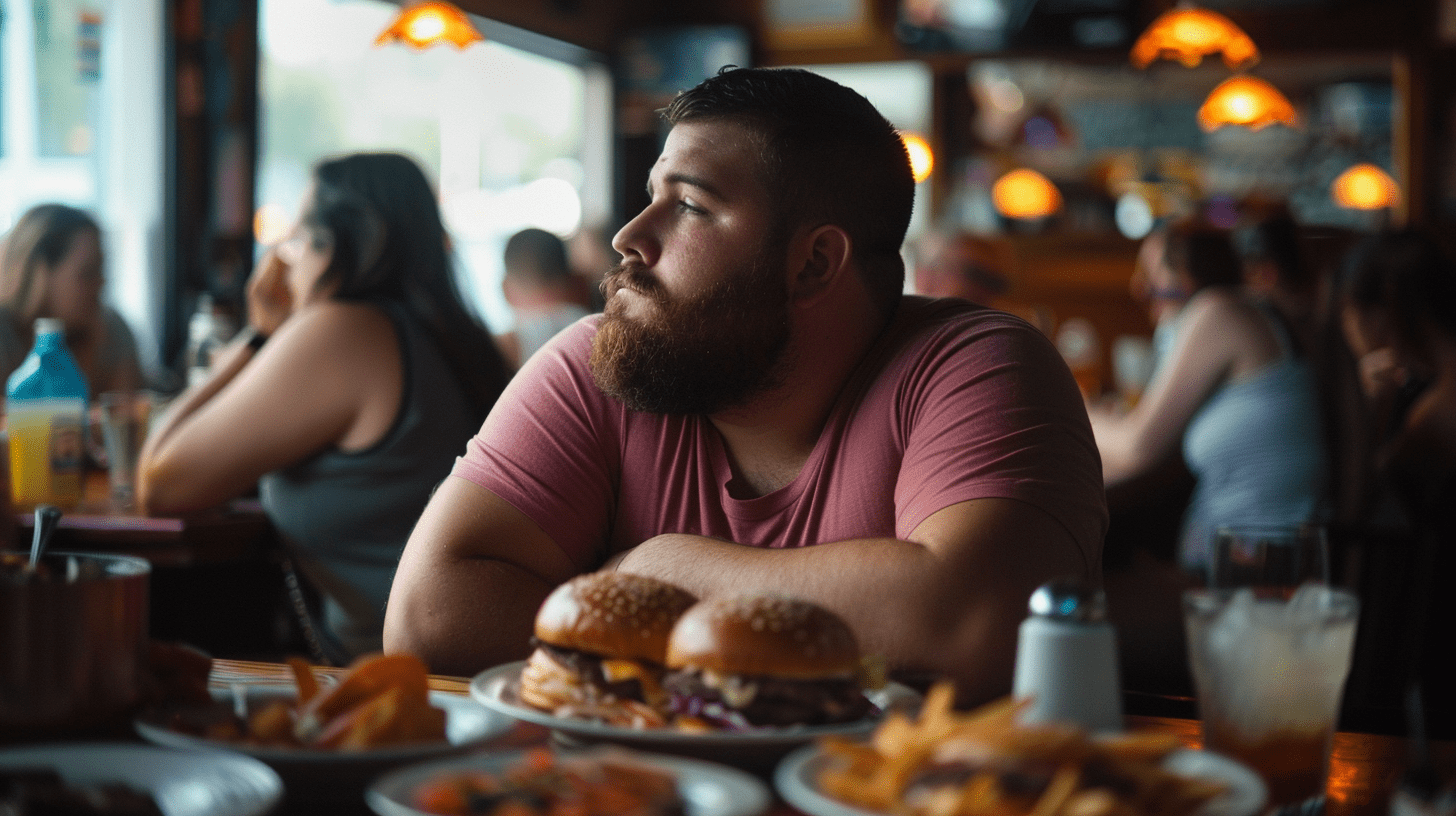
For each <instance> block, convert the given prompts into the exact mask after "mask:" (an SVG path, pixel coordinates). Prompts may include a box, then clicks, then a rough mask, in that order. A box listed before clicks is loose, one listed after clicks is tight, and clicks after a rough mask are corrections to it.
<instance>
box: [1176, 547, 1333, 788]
mask: <svg viewBox="0 0 1456 816" xmlns="http://www.w3.org/2000/svg"><path fill="white" fill-rule="evenodd" d="M1211 555H1212V559H1213V560H1212V561H1211V562H1210V564H1209V568H1210V569H1209V576H1210V577H1209V583H1210V586H1209V587H1208V588H1206V589H1196V590H1190V591H1188V592H1187V593H1185V595H1184V599H1183V608H1184V623H1185V625H1186V627H1187V631H1188V650H1189V657H1190V661H1191V663H1192V667H1193V678H1194V682H1195V684H1196V685H1197V691H1198V705H1199V713H1200V716H1201V717H1202V720H1203V742H1204V747H1205V748H1207V749H1209V750H1212V751H1217V752H1219V753H1222V754H1226V755H1228V756H1231V757H1234V758H1235V759H1238V760H1240V761H1242V762H1244V763H1246V764H1247V765H1249V766H1250V767H1251V768H1253V769H1255V770H1256V771H1258V772H1259V774H1260V775H1261V776H1262V777H1263V778H1264V781H1265V783H1266V784H1267V785H1268V787H1269V802H1270V804H1271V805H1272V806H1274V807H1284V806H1290V805H1298V806H1317V805H1319V804H1320V803H1322V801H1323V797H1324V792H1325V783H1326V780H1327V778H1328V775H1329V756H1330V741H1331V738H1332V736H1333V734H1334V729H1335V723H1336V720H1337V719H1338V716H1339V711H1340V697H1341V695H1342V694H1343V691H1344V685H1345V678H1346V676H1347V675H1348V674H1349V672H1350V660H1351V655H1352V653H1353V651H1354V644H1355V624H1356V620H1357V618H1358V612H1359V604H1358V602H1357V600H1356V598H1355V596H1354V595H1353V594H1352V593H1350V592H1349V591H1347V590H1343V589H1338V588H1334V587H1331V586H1329V585H1328V584H1327V581H1328V577H1329V576H1328V553H1327V549H1326V547H1325V544H1324V538H1323V536H1322V534H1321V532H1320V531H1319V530H1318V529H1315V528H1305V529H1296V528H1282V529H1278V530H1275V529H1261V530H1249V529H1237V528H1235V529H1227V528H1225V529H1221V530H1219V532H1218V534H1217V536H1216V537H1215V541H1214V547H1213V552H1212V554H1211ZM1235 568H1237V569H1235Z"/></svg>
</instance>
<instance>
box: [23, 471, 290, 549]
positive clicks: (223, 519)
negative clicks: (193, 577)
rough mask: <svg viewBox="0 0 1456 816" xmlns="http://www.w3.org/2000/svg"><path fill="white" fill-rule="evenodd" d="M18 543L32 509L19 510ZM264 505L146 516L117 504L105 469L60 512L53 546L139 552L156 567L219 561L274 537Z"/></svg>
mask: <svg viewBox="0 0 1456 816" xmlns="http://www.w3.org/2000/svg"><path fill="white" fill-rule="evenodd" d="M15 521H16V523H17V525H18V527H19V535H18V537H17V540H16V546H17V547H21V548H25V549H28V548H29V547H30V535H31V530H32V529H33V527H34V525H35V515H34V513H32V512H17V513H16V514H15ZM272 536H273V526H272V524H271V522H269V521H268V516H267V515H266V514H265V513H264V512H263V508H262V505H260V504H259V503H258V502H257V501H256V500H253V499H239V500H234V501H231V502H228V503H227V504H225V505H223V506H221V507H215V508H211V509H208V510H204V511H200V512H197V513H189V514H186V515H182V516H146V515H142V514H140V513H138V512H137V511H136V510H135V509H127V508H116V507H114V506H113V505H112V502H111V497H110V486H109V484H108V482H107V478H106V474H105V473H95V472H92V473H88V474H87V476H86V483H85V494H84V495H83V496H82V499H81V503H80V505H78V506H77V507H75V508H74V509H71V510H67V511H65V513H64V514H63V515H62V516H61V521H60V524H58V525H57V527H56V533H55V537H54V539H53V542H54V543H53V544H52V546H53V547H54V548H55V549H58V550H59V549H76V550H88V551H98V552H114V553H123V554H127V555H139V556H142V557H143V558H146V559H147V560H149V561H151V562H152V564H153V565H156V566H169V567H172V566H187V565H190V564H202V563H218V562H225V561H232V560H236V559H239V558H245V557H249V556H252V555H255V554H256V553H258V552H259V551H260V548H261V547H262V546H263V545H264V544H266V543H268V542H271V541H272Z"/></svg>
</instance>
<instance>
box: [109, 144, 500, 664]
mask: <svg viewBox="0 0 1456 816" xmlns="http://www.w3.org/2000/svg"><path fill="white" fill-rule="evenodd" d="M248 312H249V315H248V317H249V321H250V326H249V328H248V329H247V330H245V331H243V332H242V333H241V336H240V337H239V338H238V339H237V340H235V341H234V342H233V343H232V344H231V345H230V346H229V347H228V348H227V349H226V350H224V351H223V352H222V353H221V354H220V355H219V361H218V362H217V363H215V364H214V367H213V374H212V375H211V377H210V378H209V379H207V380H205V381H203V382H202V383H199V384H198V385H197V386H194V387H193V388H190V389H188V390H187V391H186V392H184V393H183V394H182V395H181V396H180V397H179V398H178V399H177V401H176V402H175V403H174V404H173V406H172V408H171V409H169V411H168V413H167V414H166V415H165V417H164V418H163V420H162V421H161V424H160V425H159V427H157V428H156V429H154V430H153V432H152V434H151V436H150V438H149V439H148V440H147V444H146V447H145V449H144V450H143V452H142V457H141V467H140V473H139V476H138V499H139V501H140V503H141V504H142V506H143V507H144V508H145V509H146V510H147V511H148V512H152V513H177V512H184V511H189V510H196V509H200V508H204V507H209V506H213V505H216V504H219V503H220V502H223V501H225V500H227V499H229V498H232V497H234V496H238V495H240V494H242V493H244V492H245V491H247V490H249V489H251V488H252V487H253V485H255V484H257V485H258V486H259V489H260V494H261V496H262V500H263V506H264V508H265V509H266V510H267V512H268V515H269V517H270V518H271V519H272V521H273V523H274V525H275V526H276V527H277V528H278V530H279V531H280V533H282V536H283V539H284V541H285V543H286V545H287V546H288V547H289V550H290V553H291V555H292V557H293V558H294V560H295V561H296V562H297V563H298V565H299V567H300V569H301V571H302V572H303V573H304V575H305V576H306V577H308V578H309V579H311V583H312V585H313V586H314V587H315V588H316V589H317V590H318V591H319V594H320V595H321V597H322V610H321V614H322V622H323V624H324V626H323V630H324V634H325V635H326V636H328V637H330V638H332V640H333V641H336V643H332V644H330V645H332V646H335V647H336V648H335V649H334V653H335V654H338V653H339V652H340V651H341V652H343V653H344V654H345V655H356V654H359V653H362V652H365V651H372V650H377V649H379V648H381V645H382V641H381V632H382V626H383V619H384V606H385V601H386V600H387V598H388V594H389V587H390V583H391V581H392V580H393V576H394V569H395V565H396V563H397V562H398V560H399V554H400V551H401V550H403V548H404V544H405V541H406V539H407V538H408V537H409V533H410V530H411V529H412V528H413V526H414V523H415V521H416V520H418V518H419V515H420V512H421V511H422V510H423V508H424V506H425V503H426V501H427V500H428V498H429V495H430V492H431V491H432V490H433V489H434V487H435V485H436V484H438V483H439V482H440V481H441V480H442V479H444V478H445V476H446V475H448V473H449V471H450V467H451V464H452V463H453V461H454V458H455V456H456V455H457V454H459V453H461V452H462V451H463V450H464V446H465V442H466V441H467V440H468V439H469V438H470V437H471V435H472V434H473V433H474V432H475V431H476V430H477V429H478V428H479V427H480V424H481V422H482V421H483V420H484V418H485V415H486V413H488V412H489V410H490V408H491V406H492V405H493V404H494V402H495V399H496V397H497V396H499V394H500V391H501V389H502V388H503V387H504V386H505V383H506V380H507V378H508V376H509V371H508V369H507V367H506V365H505V364H504V362H503V361H502V359H501V356H500V354H499V352H498V351H497V349H496V347H495V345H494V343H493V342H492V340H491V337H490V335H489V333H487V331H486V329H485V328H484V327H483V326H481V325H480V324H479V322H477V321H476V320H475V319H474V318H473V317H472V316H471V315H470V313H469V311H468V310H467V309H466V307H465V305H464V303H463V302H462V300H461V297H460V294H459V292H458V290H457V288H456V284H455V279H454V276H453V273H452V269H451V265H450V257H449V252H448V239H447V237H446V234H445V229H444V226H443V224H442V222H441V220H440V211H439V207H438V205H437V202H436V199H435V195H434V192H433V191H432V190H431V189H430V186H429V183H428V182H427V181H426V180H425V177H424V175H423V173H421V171H420V169H419V167H418V166H417V165H416V164H415V163H414V162H413V161H411V160H410V159H408V158H406V157H404V156H400V155H396V154H389V153H365V154H354V155H349V156H345V157H342V158H336V159H332V160H328V161H324V162H323V163H321V164H319V165H318V167H317V168H316V169H315V171H314V179H313V186H312V189H311V192H310V194H309V195H308V197H307V200H306V202H305V205H304V209H303V213H302V215H301V216H300V218H299V220H298V222H297V223H296V224H295V225H294V227H293V230H292V232H291V233H290V234H289V236H288V237H287V238H286V239H285V240H284V241H283V242H282V243H280V244H279V245H278V246H276V247H274V248H273V249H271V250H269V251H268V253H267V254H266V255H264V257H263V258H262V260H261V261H260V262H259V265H258V268H257V270H256V271H255V272H254V275H253V278H252V280H250V281H249V284H248ZM264 341H266V343H265V342H264ZM260 480H261V481H260ZM337 647H341V648H337Z"/></svg>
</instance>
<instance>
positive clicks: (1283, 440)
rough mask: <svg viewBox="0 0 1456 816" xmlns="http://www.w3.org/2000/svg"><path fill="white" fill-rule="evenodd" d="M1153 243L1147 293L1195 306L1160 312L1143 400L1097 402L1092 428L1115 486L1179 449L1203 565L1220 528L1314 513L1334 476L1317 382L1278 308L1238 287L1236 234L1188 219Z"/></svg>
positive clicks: (1188, 551) (1184, 552)
mask: <svg viewBox="0 0 1456 816" xmlns="http://www.w3.org/2000/svg"><path fill="white" fill-rule="evenodd" d="M1148 240H1156V241H1160V242H1162V247H1161V249H1162V251H1161V252H1160V253H1157V252H1154V253H1151V257H1147V256H1146V255H1147V254H1146V253H1145V257H1144V258H1143V261H1144V268H1145V272H1144V274H1145V275H1147V278H1148V290H1149V292H1150V293H1155V294H1156V295H1158V296H1161V297H1163V298H1166V299H1168V300H1170V301H1171V300H1174V296H1175V295H1177V296H1180V297H1183V298H1186V302H1184V303H1183V304H1182V305H1181V306H1179V307H1176V311H1175V312H1174V313H1173V314H1172V315H1171V316H1166V315H1165V316H1162V320H1163V321H1164V322H1166V321H1170V320H1171V321H1175V322H1173V323H1172V324H1171V325H1173V326H1174V327H1175V328H1174V331H1173V339H1172V342H1171V344H1170V348H1169V349H1168V351H1167V356H1166V359H1163V360H1162V361H1161V362H1160V363H1159V365H1158V368H1157V372H1156V373H1155V374H1154V376H1153V381H1152V382H1151V383H1150V384H1149V386H1148V389H1147V391H1146V392H1145V393H1144V395H1143V397H1142V399H1140V400H1139V401H1138V403H1137V404H1136V405H1135V406H1134V407H1133V408H1132V409H1131V410H1130V411H1129V412H1127V413H1126V414H1121V415H1118V414H1113V413H1111V412H1109V411H1106V410H1102V409H1096V408H1094V409H1092V410H1091V417H1092V430H1093V433H1094V434H1095V435H1096V437H1097V446H1098V449H1099V450H1100V451H1101V453H1102V468H1103V475H1104V479H1105V480H1106V482H1107V483H1108V484H1109V486H1112V485H1115V484H1117V483H1119V482H1123V481H1125V480H1128V479H1131V478H1133V477H1135V476H1137V475H1139V474H1142V473H1144V472H1145V471H1147V470H1148V469H1150V468H1153V467H1156V466H1158V465H1159V464H1160V463H1161V462H1163V461H1165V460H1166V459H1167V458H1168V457H1170V456H1172V455H1173V454H1174V453H1175V452H1176V450H1177V449H1178V447H1179V446H1181V447H1182V452H1183V457H1184V460H1185V461H1186V462H1187V464H1188V468H1189V470H1190V471H1191V472H1192V473H1193V475H1194V477H1195V478H1196V480H1197V483H1196V485H1195V486H1194V489H1193V495H1192V498H1191V499H1190V501H1189V505H1188V509H1187V511H1186V512H1185V513H1184V517H1183V524H1182V530H1181V532H1180V534H1179V545H1178V558H1179V561H1180V563H1181V564H1182V565H1183V566H1184V567H1185V568H1187V569H1189V570H1192V571H1200V570H1201V569H1202V568H1203V566H1204V565H1205V564H1206V562H1207V558H1208V549H1209V544H1210V541H1211V539H1212V536H1213V533H1214V531H1215V529H1216V528H1217V527H1219V526H1222V525H1226V524H1247V523H1270V524H1274V523H1284V524H1293V523H1300V522H1304V521H1308V520H1310V519H1311V518H1312V516H1313V515H1314V513H1315V511H1316V509H1317V507H1318V505H1319V500H1320V497H1321V495H1322V491H1323V488H1324V482H1325V453H1324V447H1323V444H1322V439H1321V435H1320V429H1319V421H1318V417H1319V412H1318V409H1317V406H1316V393H1315V386H1314V381H1313V377H1312V374H1311V372H1310V368H1309V365H1308V362H1307V361H1306V360H1305V359H1304V357H1303V356H1302V355H1301V354H1300V352H1299V349H1298V347H1297V344H1296V342H1295V341H1294V339H1293V337H1292V334H1291V332H1290V330H1289V329H1288V327H1287V326H1286V325H1285V324H1284V322H1283V320H1282V319H1281V318H1280V316H1279V314H1278V312H1277V311H1275V310H1274V309H1273V308H1272V307H1270V306H1267V305H1262V304H1259V303H1256V302H1255V301H1253V300H1252V299H1250V298H1248V297H1247V296H1246V295H1245V294H1244V293H1243V292H1242V291H1241V289H1240V286H1239V284H1240V282H1241V273H1240V266H1239V261H1238V258H1237V256H1236V255H1235V254H1234V249H1233V245H1232V243H1231V242H1230V239H1229V234H1228V232H1227V231H1225V230H1220V229H1214V228H1212V227H1208V226H1205V225H1202V224H1197V223H1193V222H1181V223H1178V224H1174V225H1173V226H1171V227H1169V228H1168V229H1167V230H1166V231H1163V232H1161V233H1159V234H1157V237H1156V238H1152V237H1150V238H1149V239H1148ZM1154 246H1155V247H1156V244H1155V245H1154Z"/></svg>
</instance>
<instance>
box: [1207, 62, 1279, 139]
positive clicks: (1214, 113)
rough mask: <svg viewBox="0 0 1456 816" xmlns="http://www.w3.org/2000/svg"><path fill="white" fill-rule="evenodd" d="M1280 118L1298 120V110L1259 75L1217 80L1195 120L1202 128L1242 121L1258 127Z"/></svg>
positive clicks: (1214, 127) (1246, 125)
mask: <svg viewBox="0 0 1456 816" xmlns="http://www.w3.org/2000/svg"><path fill="white" fill-rule="evenodd" d="M1275 122H1279V123H1282V124H1285V125H1288V126H1290V127H1294V126H1295V125H1297V124H1299V114H1297V113H1295V112H1294V106H1293V105H1291V104H1290V103H1289V100H1288V99H1285V98H1284V94H1282V93H1280V92H1279V89H1278V88H1275V87H1274V86H1273V85H1270V84H1269V83H1267V82H1265V81H1264V80H1262V79H1259V78H1258V77H1251V76H1236V77H1230V78H1229V79H1226V80H1224V81H1223V82H1222V83H1220V84H1219V86H1218V87H1217V88H1214V89H1213V92H1212V93H1210V94H1209V95H1208V98H1207V99H1205V100H1203V105H1202V106H1200V107H1199V108H1198V124H1199V126H1201V127H1202V128H1203V129H1204V130H1207V131H1212V130H1216V129H1217V128H1218V127H1219V126H1220V125H1242V126H1244V127H1247V128H1250V129H1252V130H1259V129H1260V128H1262V127H1265V126H1267V125H1272V124H1274V123H1275Z"/></svg>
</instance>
